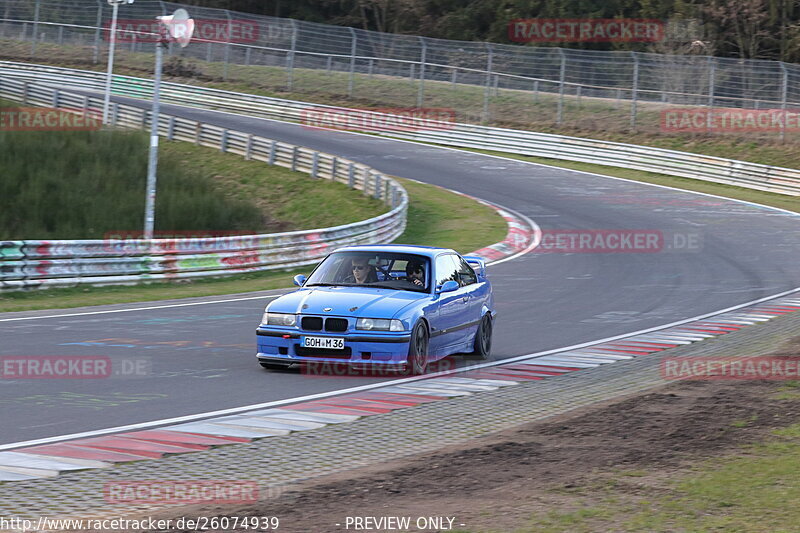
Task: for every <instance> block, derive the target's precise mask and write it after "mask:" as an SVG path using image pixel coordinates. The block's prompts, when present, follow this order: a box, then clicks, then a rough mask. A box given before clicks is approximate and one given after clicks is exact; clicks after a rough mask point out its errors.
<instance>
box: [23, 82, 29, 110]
mask: <svg viewBox="0 0 800 533" xmlns="http://www.w3.org/2000/svg"><path fill="white" fill-rule="evenodd" d="M22 104H23V105H28V82H27V81H23V82H22Z"/></svg>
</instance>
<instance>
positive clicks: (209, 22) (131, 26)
mask: <svg viewBox="0 0 800 533" xmlns="http://www.w3.org/2000/svg"><path fill="white" fill-rule="evenodd" d="M104 30H105V31H104V32H103V35H104V36H105V39H106V40H110V39H111V21H106V22H105V24H104ZM160 31H161V30H160V23H159V22H158V21H156V20H154V19H119V20H118V21H117V32H116V33H117V42H118V43H133V42H137V43H155V42H158V41H159V35H160ZM258 38H259V25H258V22H256V21H253V20H247V19H232V20H228V19H194V33H193V34H192V41H193V42H198V41H199V42H219V43H235V44H251V43H255V42H258Z"/></svg>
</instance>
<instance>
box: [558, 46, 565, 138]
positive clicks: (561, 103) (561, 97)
mask: <svg viewBox="0 0 800 533" xmlns="http://www.w3.org/2000/svg"><path fill="white" fill-rule="evenodd" d="M558 53H559V55H560V56H561V70H560V73H559V75H558V109H557V110H556V124H558V125H559V126H560V125H561V123H562V122H564V82H565V78H566V75H567V56H566V54H565V53H564V50H563V49H561V48H558Z"/></svg>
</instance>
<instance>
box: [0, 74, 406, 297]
mask: <svg viewBox="0 0 800 533" xmlns="http://www.w3.org/2000/svg"><path fill="white" fill-rule="evenodd" d="M58 85H60V86H61V87H52V86H47V85H42V84H39V83H30V82H28V81H25V80H23V79H22V78H20V77H17V76H14V77H9V76H8V73H7V72H3V73H2V74H0V97H2V98H6V99H9V100H13V101H18V102H21V103H23V105H36V106H48V107H54V108H61V109H65V110H69V111H71V112H77V113H81V112H82V110H91V111H89V112H90V113H92V116H93V117H94V118H97V111H98V110H100V109H102V105H103V101H102V97H94V96H84V95H77V94H74V93H69V92H67V91H65V90H64V89H63V87H64V86H65V85H69V86H81V87H84V88H85V87H89V88H91V87H92V86H91V85H90V84H87V85H86V86H84V85H82V84H81V83H78V84H77V85H76V84H75V83H71V84H66V83H60V82H59V83H58ZM173 100H174V97H173ZM111 111H112V115H111V116H112V121H113V124H114V125H115V126H118V127H126V128H137V129H138V128H143V127H144V128H147V129H149V127H150V126H149V125H150V112H149V110H143V109H138V108H136V107H132V106H126V105H121V104H114V105H113V108H112V110H111ZM159 118H160V120H159V133H160V135H162V136H164V137H166V138H167V139H170V140H179V141H188V142H192V143H196V144H198V145H203V146H209V147H214V148H217V149H220V150H222V151H223V152H232V153H235V154H239V155H242V156H244V157H245V158H247V159H254V160H259V161H264V162H266V163H268V164H274V165H279V166H282V167H286V168H290V169H292V170H296V171H300V172H306V173H308V174H310V176H311V178H317V179H328V180H333V181H335V182H339V183H343V184H346V185H348V186H349V187H350V188H352V189H358V190H361V191H363V192H364V194H365V195H370V196H373V197H374V198H377V199H380V200H381V201H382V202H383V203H385V204H386V205H387V206H389V208H390V211H388V212H387V213H384V214H382V215H380V216H377V217H373V218H371V219H368V220H363V221H360V222H355V223H352V224H347V225H342V226H336V227H330V228H321V229H312V230H307V231H293V232H285V233H272V234H263V235H245V236H231V237H210V238H196V239H153V240H143V239H104V240H48V241H44V240H24V241H0V291H8V290H18V289H31V288H45V287H64V286H74V285H77V284H82V283H88V284H93V285H105V284H133V283H138V282H143V281H150V280H153V281H155V280H165V279H185V278H197V277H201V276H220V275H226V274H235V273H244V272H255V271H262V270H274V269H288V268H292V267H297V266H302V265H309V264H313V263H316V262H318V261H319V260H320V259H321V258H323V257H324V256H325V255H327V254H328V253H329V252H330V251H332V250H334V249H336V248H338V247H341V246H347V245H353V244H375V243H386V242H391V241H393V240H394V239H396V238H397V237H399V236H400V235H401V234H402V233H403V231H404V230H405V226H406V213H407V208H408V195H407V193H406V191H405V189H404V188H403V187H402V186H401V185H400V184H399V183H398V182H397V181H395V180H393V179H392V178H390V177H388V176H385V175H383V174H381V173H380V172H377V171H376V170H374V169H372V168H370V167H368V166H366V165H363V164H360V163H356V162H353V161H349V160H347V159H343V158H340V157H337V156H334V155H330V154H326V153H322V152H317V151H314V150H311V149H308V148H303V147H300V146H294V145H291V144H286V143H282V142H277V141H274V140H270V139H265V138H262V137H258V136H255V135H250V134H246V133H241V132H237V131H231V130H226V129H223V128H220V127H217V126H212V125H209V124H204V123H202V122H196V121H193V120H186V119H183V118H178V117H175V116H170V115H169V114H166V113H162V114H160V117H159ZM311 178H310V179H311Z"/></svg>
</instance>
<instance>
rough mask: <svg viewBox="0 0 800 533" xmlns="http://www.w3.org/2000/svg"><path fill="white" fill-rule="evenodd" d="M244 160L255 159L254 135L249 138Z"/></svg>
mask: <svg viewBox="0 0 800 533" xmlns="http://www.w3.org/2000/svg"><path fill="white" fill-rule="evenodd" d="M244 158H245V160H246V161H250V160H251V159H253V134H252V133H251V134H250V135H248V136H247V146H246V147H245V149H244Z"/></svg>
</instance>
